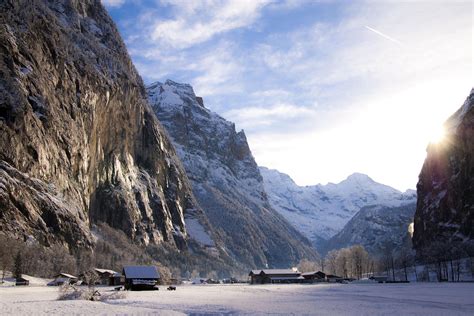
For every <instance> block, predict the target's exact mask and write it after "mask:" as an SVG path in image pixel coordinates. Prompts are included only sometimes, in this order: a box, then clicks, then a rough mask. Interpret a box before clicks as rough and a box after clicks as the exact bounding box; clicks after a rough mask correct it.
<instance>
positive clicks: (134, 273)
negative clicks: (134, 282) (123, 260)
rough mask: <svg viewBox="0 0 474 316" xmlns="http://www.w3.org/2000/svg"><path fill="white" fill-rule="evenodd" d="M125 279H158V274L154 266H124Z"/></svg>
mask: <svg viewBox="0 0 474 316" xmlns="http://www.w3.org/2000/svg"><path fill="white" fill-rule="evenodd" d="M123 274H124V275H125V278H126V279H159V278H160V274H159V273H158V270H157V269H156V267H155V266H126V267H123Z"/></svg>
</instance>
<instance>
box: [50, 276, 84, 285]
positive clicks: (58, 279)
mask: <svg viewBox="0 0 474 316" xmlns="http://www.w3.org/2000/svg"><path fill="white" fill-rule="evenodd" d="M77 281H78V278H77V277H75V276H73V275H71V274H68V273H60V274H58V275H56V276H55V278H54V280H53V281H51V282H49V283H48V285H53V286H59V285H63V284H75V283H77Z"/></svg>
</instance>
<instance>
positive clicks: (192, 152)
mask: <svg viewBox="0 0 474 316" xmlns="http://www.w3.org/2000/svg"><path fill="white" fill-rule="evenodd" d="M147 91H148V98H149V101H150V103H151V105H152V107H153V108H154V110H155V113H156V115H157V116H158V118H159V120H160V122H161V123H162V124H163V125H164V127H165V128H166V130H167V132H168V134H169V135H170V137H171V140H172V142H173V144H174V146H175V148H176V151H177V154H178V156H179V157H180V159H181V161H182V162H183V164H184V168H185V169H186V172H187V175H188V177H189V179H190V180H191V183H192V187H193V192H194V195H195V196H196V198H197V200H198V202H199V204H200V206H201V207H202V209H203V210H204V212H205V213H206V215H207V217H208V218H209V220H210V222H211V225H212V226H213V228H214V229H215V230H216V231H218V232H219V234H220V236H221V237H222V239H223V240H224V244H225V247H226V251H227V252H228V253H229V254H230V255H231V256H232V257H233V258H234V259H235V260H237V261H239V262H241V263H243V264H244V265H246V266H253V267H263V266H265V265H266V264H268V265H269V266H273V267H287V266H289V265H290V264H294V263H295V262H297V261H298V260H299V259H300V258H303V257H307V258H312V257H314V256H315V251H314V249H313V248H312V247H311V244H310V242H309V241H308V240H307V239H306V238H305V237H304V236H303V235H302V234H301V233H299V232H298V231H297V230H296V229H295V228H293V227H292V226H291V225H290V224H289V223H288V222H287V221H286V220H285V219H284V217H283V216H281V215H280V214H279V213H278V212H276V211H275V210H274V209H272V207H271V206H270V203H269V201H268V199H267V195H266V193H265V190H264V186H263V179H262V176H261V175H260V171H259V168H258V166H257V164H256V163H255V160H254V158H253V156H252V153H251V151H250V148H249V146H248V143H247V139H246V136H245V134H244V132H243V131H240V132H236V130H235V125H234V124H233V123H231V122H229V121H226V120H225V119H224V118H222V117H220V116H219V115H217V114H215V113H213V112H211V111H210V110H209V109H207V108H205V107H204V103H203V100H202V98H200V97H196V95H195V94H194V91H193V88H192V87H191V86H190V85H188V84H180V83H176V82H173V81H171V80H167V81H166V82H165V83H160V82H156V83H153V84H151V85H150V86H149V87H148V88H147ZM186 224H187V225H186V226H187V230H188V233H189V234H190V235H191V237H193V236H194V237H195V238H198V239H200V240H202V241H203V242H204V241H205V240H208V238H207V237H206V235H205V231H204V230H203V229H201V228H200V226H199V223H197V222H193V223H190V222H189V221H187V222H186Z"/></svg>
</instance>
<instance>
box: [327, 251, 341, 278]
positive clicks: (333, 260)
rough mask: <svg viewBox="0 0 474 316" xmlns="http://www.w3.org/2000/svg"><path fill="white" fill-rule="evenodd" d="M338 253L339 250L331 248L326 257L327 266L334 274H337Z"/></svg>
mask: <svg viewBox="0 0 474 316" xmlns="http://www.w3.org/2000/svg"><path fill="white" fill-rule="evenodd" d="M337 253H338V251H337V250H331V251H329V252H328V254H327V255H326V258H325V261H326V266H327V268H328V269H329V272H330V273H332V274H337Z"/></svg>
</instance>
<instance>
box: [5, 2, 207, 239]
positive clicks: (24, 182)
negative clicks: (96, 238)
mask: <svg viewBox="0 0 474 316" xmlns="http://www.w3.org/2000/svg"><path fill="white" fill-rule="evenodd" d="M0 21H1V24H0V55H1V59H0V148H1V152H0V232H3V233H6V234H11V235H14V236H17V237H21V238H34V239H36V240H38V241H40V242H41V243H43V244H45V245H48V244H51V243H53V242H61V243H65V244H68V245H69V246H71V247H89V246H90V245H91V235H90V229H89V227H90V225H91V224H92V223H95V222H105V223H107V224H108V225H110V226H112V227H114V228H117V229H120V230H122V231H124V232H126V233H127V235H129V236H130V237H131V238H132V239H133V240H135V241H137V242H140V243H144V244H148V243H152V244H160V243H167V244H170V245H172V246H173V247H176V248H182V247H184V246H185V244H186V240H187V238H188V236H187V231H186V224H185V220H186V219H191V220H194V221H195V222H199V223H200V225H201V226H203V227H208V226H207V225H208V224H207V222H206V220H205V218H204V216H203V214H202V213H200V211H199V209H198V207H197V204H196V202H195V200H194V198H193V195H192V192H191V189H190V186H189V183H188V180H187V177H186V175H185V173H184V170H183V169H182V167H181V165H180V162H179V160H178V158H177V157H176V154H175V151H174V149H173V147H172V145H171V143H170V142H169V140H168V137H167V136H166V134H165V132H164V130H163V129H162V127H161V126H160V124H159V123H158V121H157V119H156V117H155V115H154V113H153V111H152V110H151V108H150V107H149V105H148V104H147V100H146V94H145V89H144V86H143V84H142V80H141V78H140V76H139V75H138V73H137V72H136V70H135V68H134V66H133V65H132V63H131V61H130V58H129V56H128V54H127V51H126V49H125V46H124V44H123V42H122V40H121V38H120V36H119V34H118V32H117V29H116V27H115V25H114V23H113V22H112V20H111V18H110V17H109V16H108V14H107V12H106V11H105V9H104V8H103V7H102V5H101V4H100V1H99V0H84V1H75V0H71V1H52V0H51V1H42V0H41V1H40V0H37V1H31V0H24V1H23V0H20V1H19V0H4V1H2V2H1V3H0ZM206 229H207V228H206Z"/></svg>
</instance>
